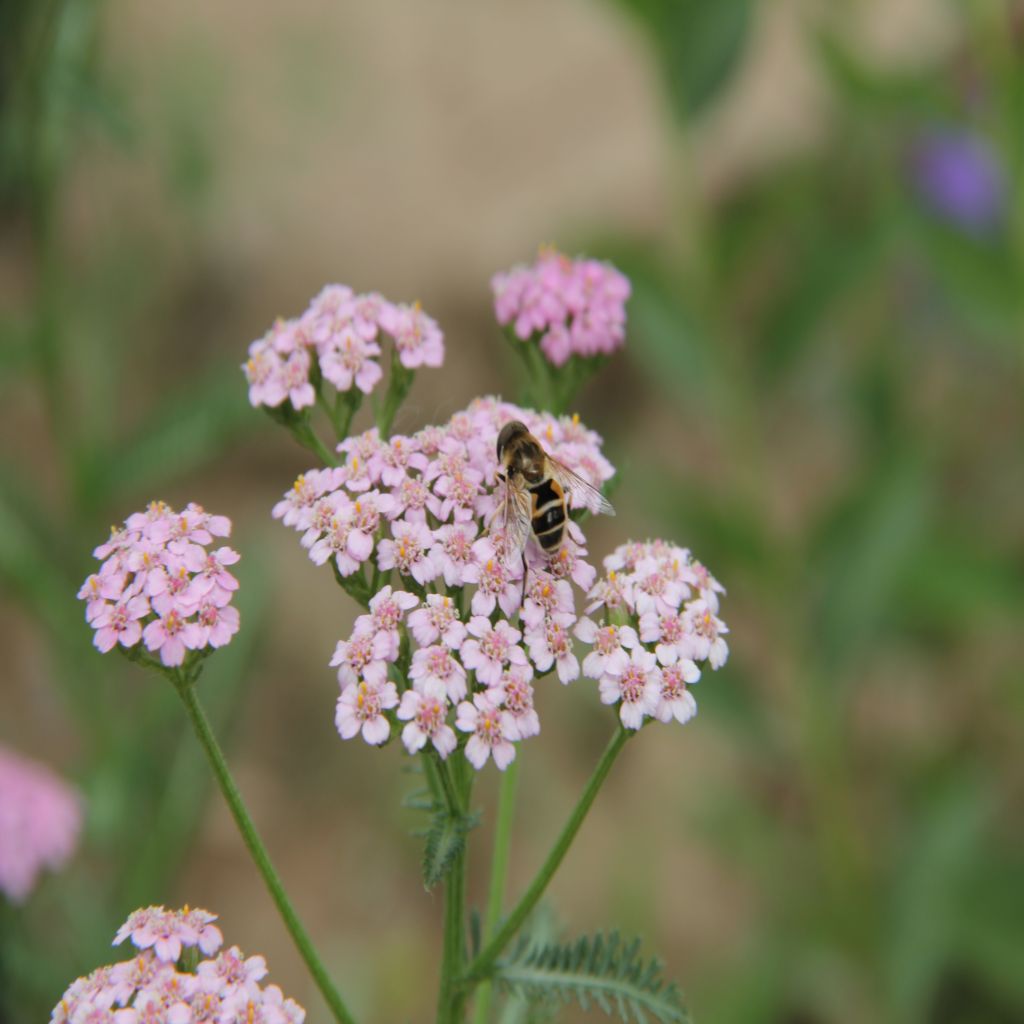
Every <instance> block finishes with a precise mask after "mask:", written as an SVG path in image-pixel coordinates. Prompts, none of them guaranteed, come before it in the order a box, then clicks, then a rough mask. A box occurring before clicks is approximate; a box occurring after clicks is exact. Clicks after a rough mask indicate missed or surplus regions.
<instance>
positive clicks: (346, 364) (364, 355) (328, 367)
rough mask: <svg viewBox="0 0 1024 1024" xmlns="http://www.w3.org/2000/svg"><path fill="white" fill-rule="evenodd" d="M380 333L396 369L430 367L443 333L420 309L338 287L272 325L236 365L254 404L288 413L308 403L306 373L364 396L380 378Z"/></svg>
mask: <svg viewBox="0 0 1024 1024" xmlns="http://www.w3.org/2000/svg"><path fill="white" fill-rule="evenodd" d="M381 335H387V336H389V337H390V338H391V339H392V341H393V343H394V346H395V353H396V355H397V357H398V360H399V362H400V363H401V364H402V366H404V367H406V368H407V369H416V368H418V367H420V366H431V367H438V366H440V365H441V364H442V363H443V362H444V336H443V335H442V333H441V329H440V328H439V327H438V325H437V323H436V322H435V321H434V320H433V319H432V318H431V317H429V316H427V314H426V313H424V312H423V309H422V308H421V307H420V305H419V303H415V304H414V305H412V306H405V305H398V304H395V303H392V302H388V301H387V299H385V298H383V297H382V296H380V295H377V294H376V293H371V294H368V295H357V294H356V293H355V292H353V290H352V289H351V288H349V287H347V286H346V285H341V284H331V285H327V286H326V287H325V288H324V289H323V290H322V291H321V292H320V294H319V295H317V296H316V297H315V298H314V299H313V301H312V302H311V303H310V304H309V308H308V309H307V310H306V312H305V313H303V314H302V315H301V316H299V317H297V318H295V319H292V320H278V321H276V322H275V323H274V325H273V326H272V327H271V328H270V330H269V331H268V332H267V333H266V334H265V335H264V336H263V337H262V338H260V339H258V340H257V341H254V342H253V343H252V344H251V345H250V346H249V358H248V360H247V361H246V362H245V364H244V365H243V366H242V370H243V371H244V373H245V376H246V379H247V380H248V382H249V401H250V402H251V403H252V405H254V406H259V405H263V406H268V407H270V408H276V407H277V406H280V405H282V404H283V403H285V402H288V403H290V404H291V406H292V407H293V408H294V409H296V410H300V409H304V408H307V407H309V406H312V405H313V404H314V402H315V401H316V391H315V389H314V386H313V381H314V373H315V372H317V371H318V372H319V374H320V375H321V376H322V378H323V379H324V380H326V381H328V382H329V383H330V384H332V385H333V386H334V388H335V390H336V391H338V392H350V391H353V389H355V390H357V391H359V392H361V393H362V394H364V395H368V394H370V392H371V391H373V389H374V388H375V387H376V386H377V384H378V383H379V381H380V380H381V378H382V377H383V371H382V370H381V367H380V363H379V358H380V355H381V346H380V341H381Z"/></svg>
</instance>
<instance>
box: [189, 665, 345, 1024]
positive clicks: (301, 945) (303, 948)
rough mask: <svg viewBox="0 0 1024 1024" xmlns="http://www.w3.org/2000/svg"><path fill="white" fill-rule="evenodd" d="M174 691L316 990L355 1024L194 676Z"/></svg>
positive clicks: (342, 1020) (341, 1021)
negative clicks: (255, 819)
mask: <svg viewBox="0 0 1024 1024" xmlns="http://www.w3.org/2000/svg"><path fill="white" fill-rule="evenodd" d="M175 689H176V690H177V691H178V696H179V697H181V702H182V704H184V705H185V711H186V712H187V714H188V717H189V721H190V722H191V723H192V727H193V728H194V729H195V733H196V737H197V738H198V740H199V743H200V745H201V746H202V748H203V750H204V751H205V752H206V757H207V759H208V760H209V762H210V767H211V768H212V769H213V774H214V776H215V777H216V779H217V784H218V785H219V786H220V789H221V792H222V793H223V794H224V799H225V800H226V801H227V804H228V807H229V809H230V810H231V815H232V817H233V818H234V819H235V824H236V825H237V826H238V831H239V832H240V833H241V834H242V840H243V841H244V842H245V845H246V847H247V848H248V850H249V854H250V855H251V857H252V859H253V862H254V863H255V865H256V867H257V869H258V870H259V872H260V874H261V875H262V876H263V881H264V882H265V883H266V886H267V889H268V891H269V892H270V896H271V899H273V901H274V905H275V906H276V907H277V909H278V912H279V913H280V915H281V919H282V920H283V921H284V924H285V927H286V928H287V929H288V934H289V935H291V937H292V941H293V942H294V943H295V947H296V949H297V950H298V951H299V955H300V956H301V957H302V959H303V961H304V962H305V964H306V967H307V968H308V969H309V973H310V975H311V976H312V978H313V981H314V982H315V983H316V987H317V988H318V989H319V990H320V994H321V995H322V996H323V997H324V1001H325V1002H326V1003H327V1005H328V1007H329V1008H330V1011H331V1014H332V1016H333V1017H334V1019H335V1020H336V1021H337V1022H338V1024H354V1019H353V1017H352V1015H351V1013H349V1010H348V1008H347V1007H346V1006H345V1003H344V1001H343V1000H342V998H341V995H340V994H339V993H338V990H337V989H336V988H335V987H334V983H333V982H332V981H331V979H330V977H329V975H328V974H327V970H326V969H325V968H324V965H323V962H322V961H321V959H320V957H319V955H318V954H317V951H316V949H315V948H314V946H313V943H312V940H311V939H310V937H309V933H308V932H307V931H306V929H305V928H304V927H303V924H302V922H301V921H300V920H299V916H298V914H297V913H296V912H295V908H294V907H293V906H292V904H291V900H289V899H288V894H287V893H286V892H285V890H284V886H283V885H282V884H281V879H280V877H279V876H278V874H277V871H276V870H275V868H274V865H273V863H272V862H271V860H270V855H269V854H268V853H267V850H266V847H265V846H264V845H263V841H262V840H261V839H260V836H259V833H258V832H257V831H256V826H255V825H254V824H253V821H252V818H251V817H250V816H249V811H248V810H247V808H246V806H245V801H244V800H243V799H242V794H241V793H240V792H239V789H238V786H237V785H236V783H235V780H234V778H233V777H232V775H231V771H230V770H229V768H228V764H227V761H226V760H225V758H224V752H223V751H222V750H221V748H220V744H219V743H218V742H217V738H216V737H215V736H214V735H213V730H212V729H211V728H210V723H209V721H208V719H207V717H206V713H205V712H204V711H203V708H202V705H201V704H200V703H199V697H198V696H197V694H196V687H195V675H194V673H185V672H178V673H177V676H176V678H175Z"/></svg>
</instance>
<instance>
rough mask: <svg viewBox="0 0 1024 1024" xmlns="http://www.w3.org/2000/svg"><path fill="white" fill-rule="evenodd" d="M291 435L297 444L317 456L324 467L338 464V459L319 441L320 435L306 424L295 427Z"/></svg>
mask: <svg viewBox="0 0 1024 1024" xmlns="http://www.w3.org/2000/svg"><path fill="white" fill-rule="evenodd" d="M293 433H294V434H295V439H296V440H297V441H298V442H299V444H301V445H303V446H304V447H306V448H308V449H309V450H310V451H311V452H313V453H314V454H315V455H318V456H319V457H320V461H321V462H323V464H324V465H325V466H336V465H337V464H338V457H337V456H336V455H335V454H334V452H332V451H331V450H330V448H328V447H327V445H325V444H324V443H323V441H321V440H320V435H319V434H317V432H316V431H315V430H314V429H313V428H312V426H310V425H309V424H308V423H303V424H302V425H301V426H297V427H295V429H294V431H293Z"/></svg>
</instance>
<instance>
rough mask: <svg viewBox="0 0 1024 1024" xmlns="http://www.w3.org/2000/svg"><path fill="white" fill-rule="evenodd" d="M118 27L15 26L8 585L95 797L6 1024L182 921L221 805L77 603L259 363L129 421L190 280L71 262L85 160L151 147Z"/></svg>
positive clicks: (8, 145) (239, 414)
mask: <svg viewBox="0 0 1024 1024" xmlns="http://www.w3.org/2000/svg"><path fill="white" fill-rule="evenodd" d="M102 15H103V5H102V4H100V3H98V2H93V0H68V2H63V0H61V2H58V0H45V2H38V3H37V2H34V0H13V2H10V3H5V4H3V5H2V6H0V221H2V223H3V225H4V229H3V230H4V231H5V232H6V233H7V234H8V237H15V238H18V239H20V242H21V250H22V251H23V252H24V253H25V254H26V255H27V264H28V265H27V266H26V267H25V268H24V270H25V275H26V279H27V280H28V282H29V289H28V291H27V292H26V293H25V295H24V301H19V302H17V303H16V304H15V305H14V306H13V307H12V308H8V309H4V310H3V312H2V315H0V394H2V396H3V401H4V403H5V409H6V413H7V414H8V416H9V418H10V421H11V423H12V424H13V429H12V431H11V433H12V439H13V433H14V431H19V432H20V443H14V444H10V445H5V448H4V452H3V455H2V456H0V583H2V584H3V588H4V590H5V591H6V592H7V593H8V594H9V595H10V596H11V597H12V598H13V599H14V600H15V601H17V603H18V604H19V605H20V606H21V608H22V610H23V612H24V614H25V615H26V616H27V617H28V619H29V621H31V622H33V624H34V626H35V627H36V628H37V629H38V630H39V635H40V648H41V650H42V651H44V652H45V657H46V658H47V660H48V665H47V668H48V674H49V676H50V678H51V679H52V680H53V683H54V685H55V687H56V688H57V689H58V691H59V693H60V697H61V699H62V701H63V705H64V710H65V712H66V713H67V714H68V715H69V717H70V718H72V719H73V721H74V722H75V724H76V727H77V730H78V732H79V735H78V737H76V738H77V740H78V741H79V751H80V752H79V754H78V757H77V759H76V764H75V765H74V766H73V767H74V778H75V782H76V783H77V785H78V786H79V788H80V789H81V791H82V792H83V795H84V799H85V804H86V806H87V808H88V814H87V820H86V827H85V835H84V837H83V842H82V846H83V850H82V851H81V853H80V855H79V856H78V857H77V858H76V863H75V866H74V868H73V869H72V870H70V871H68V872H65V873H63V874H61V875H60V876H59V877H57V878H54V879H48V880H46V883H45V884H43V885H42V886H41V887H40V890H39V891H38V893H37V894H36V895H35V896H34V898H33V899H32V900H31V901H30V903H29V904H28V905H27V906H25V907H24V908H12V907H8V906H4V907H2V908H0V909H2V911H3V913H2V914H0V1021H22V1020H42V1019H46V1017H47V1015H48V1014H49V1012H50V1010H51V1009H52V1007H53V1003H54V999H55V993H57V994H59V993H60V992H61V991H62V990H63V988H64V987H66V985H67V982H68V979H69V978H72V977H74V976H75V975H76V974H82V973H88V971H89V970H91V969H92V968H93V967H95V966H96V965H97V964H98V963H101V962H103V961H105V960H106V959H108V951H109V948H110V936H111V935H112V934H113V932H114V931H116V929H117V927H118V925H119V924H120V922H121V921H122V920H123V919H124V916H125V908H126V907H127V908H131V907H135V906H138V905H145V904H147V903H152V902H157V903H159V902H161V900H163V899H164V898H166V891H167V881H168V879H169V878H171V877H173V875H174V874H176V873H177V872H178V871H179V870H180V866H181V863H182V860H183V856H184V853H185V851H186V850H187V848H188V846H189V842H190V839H191V837H192V835H193V832H194V829H195V827H196V824H197V822H198V818H199V814H200V812H201V810H202V808H203V806H204V802H205V799H206V794H207V788H208V786H207V774H208V773H207V772H206V770H205V765H203V763H202V761H201V758H200V757H199V754H198V751H197V749H196V748H195V744H194V741H193V739H192V737H191V736H188V735H185V723H184V722H183V721H182V716H181V714H180V708H178V707H177V705H176V700H175V697H174V694H173V693H172V692H170V691H169V690H168V691H167V692H164V690H162V689H160V688H158V687H156V686H154V685H152V684H151V683H150V682H149V681H148V680H143V681H142V682H141V684H140V682H139V680H138V679H133V680H132V681H129V679H128V677H129V676H131V675H135V674H136V673H132V672H130V671H129V670H127V666H124V669H125V670H122V665H121V664H120V663H118V664H114V665H111V664H110V663H109V659H104V661H103V663H102V664H101V659H100V657H99V655H97V654H96V652H92V651H90V650H88V649H87V648H86V646H85V644H84V634H83V629H82V609H81V606H80V604H79V602H78V601H77V600H76V599H75V594H76V592H77V590H78V588H79V586H80V585H81V581H82V580H83V579H84V578H85V576H86V575H87V573H89V572H90V571H91V570H92V568H93V566H92V563H91V560H90V558H89V552H90V551H91V550H92V548H93V547H94V546H95V545H96V544H97V543H99V542H101V541H102V540H103V538H104V537H105V535H106V531H107V524H108V523H109V521H110V519H111V517H117V518H123V516H124V514H125V511H124V510H125V509H126V508H127V509H130V508H134V507H140V506H141V505H143V504H144V503H145V502H146V501H148V500H149V499H150V498H151V497H152V496H153V494H154V488H157V487H159V488H169V487H173V486H174V478H175V477H176V476H177V477H180V476H183V475H185V474H188V473H192V472H195V471H196V470H197V469H198V468H200V467H202V466H203V465H206V464H209V463H210V462H212V461H213V460H215V459H217V458H218V457H220V456H221V455H222V454H223V452H224V450H225V446H226V445H227V444H228V443H229V441H230V439H231V438H232V437H233V436H234V435H235V434H236V432H237V431H238V429H239V427H240V424H241V423H242V422H243V418H246V419H247V418H248V406H247V404H246V402H245V399H244V394H242V392H241V389H239V388H238V387H233V386H232V385H233V384H235V383H236V377H237V373H238V368H237V365H231V366H224V365H208V366H203V365H202V363H201V361H200V362H198V363H197V367H196V372H195V374H194V376H192V377H191V378H190V379H188V380H183V381H181V382H180V383H179V385H178V387H177V390H173V389H169V390H164V391H162V392H161V396H160V400H159V401H156V402H154V403H153V404H152V406H151V407H150V408H149V410H148V411H146V412H144V413H142V414H140V415H139V417H138V418H136V419H134V420H128V419H126V418H125V415H124V414H125V406H126V404H127V403H124V402H123V401H120V399H121V398H122V397H123V396H124V395H126V394H130V393H131V392H132V391H134V390H135V389H136V387H137V385H136V384H135V382H134V374H135V373H136V372H137V362H136V361H137V360H138V358H139V357H140V355H144V354H146V350H147V349H149V350H150V353H151V352H152V341H148V340H145V339H143V340H141V341H140V338H139V331H138V319H139V318H140V316H141V315H143V314H145V315H149V314H150V311H151V309H152V307H153V305H156V304H159V303H160V302H161V301H162V302H168V301H174V296H173V291H174V288H175V287H176V286H180V282H178V281H175V279H174V278H173V277H171V278H170V280H168V278H167V276H166V275H165V274H164V271H165V270H166V265H165V264H164V263H162V262H161V258H160V255H159V253H157V252H155V251H154V250H153V248H152V242H151V241H150V240H148V239H146V238H144V237H141V236H139V237H133V236H132V235H130V234H129V233H127V232H126V231H125V230H124V226H123V225H120V224H116V225H111V226H109V227H108V230H107V235H106V237H104V236H103V235H100V236H99V237H98V238H96V239H95V242H96V245H97V249H98V251H97V252H96V253H95V254H94V255H93V258H91V259H90V260H89V261H88V262H87V264H86V265H85V267H84V268H83V266H82V264H81V261H78V260H74V259H73V257H72V255H71V253H70V239H69V238H68V232H67V224H66V220H67V216H66V215H67V210H66V203H67V197H68V191H69V179H70V177H71V172H72V170H73V167H74V163H75V160H76V157H77V154H78V152H79V150H80V149H81V147H82V146H83V145H84V144H85V142H86V141H87V140H88V142H89V144H90V145H94V146H101V147H107V148H110V149H112V150H115V151H119V152H123V153H131V152H132V151H133V149H137V148H139V147H143V148H144V147H145V145H146V140H145V139H144V138H143V133H142V131H141V129H140V128H139V126H138V125H137V124H136V122H135V120H134V117H133V115H132V112H131V110H130V109H129V108H128V107H127V106H125V105H124V103H123V102H122V99H121V95H120V93H119V90H118V89H117V87H116V85H115V83H113V82H111V81H107V80H105V79H104V76H103V73H102V65H101V61H100V60H99V48H100V36H101V34H102ZM161 141H162V143H163V145H164V146H165V147H166V159H167V160H168V162H169V165H170V166H171V168H172V169H174V168H178V169H179V170H180V172H181V173H177V174H175V175H170V176H169V179H168V180H169V183H170V185H169V187H170V188H171V190H172V192H173V194H174V195H176V196H178V197H179V198H181V197H183V198H182V201H183V202H186V203H187V202H196V201H198V199H197V191H196V188H191V189H182V188H181V187H178V185H179V184H180V182H179V179H181V177H182V175H183V174H186V176H188V177H189V180H190V181H191V180H193V179H195V178H196V173H195V172H194V171H190V170H188V169H189V168H194V167H196V166H201V165H202V163H203V161H202V157H201V153H200V151H199V147H200V143H199V142H198V141H197V136H196V133H195V132H194V131H193V132H189V133H182V135H181V138H180V145H176V144H174V142H173V138H172V141H171V143H167V142H166V141H165V140H161ZM73 267H74V269H73ZM168 292H170V295H169V294H168ZM37 399H38V401H37ZM140 404H141V405H142V408H143V409H146V408H147V407H146V404H145V403H140ZM6 429H7V428H6V427H5V430H6ZM241 575H242V576H243V578H244V579H245V597H244V598H243V599H242V615H243V616H247V617H249V622H250V623H257V622H258V621H259V619H260V617H261V616H262V614H263V609H264V605H265V597H266V592H267V591H266V587H265V585H264V584H263V582H262V580H261V579H260V577H259V573H258V567H254V566H245V567H243V571H242V573H241ZM247 635H248V639H247V640H246V641H245V642H243V643H242V644H241V645H234V644H233V645H232V649H231V652H230V653H229V654H228V657H226V658H222V659H218V660H217V665H216V666H215V667H214V668H213V670H212V671H211V672H210V673H208V676H209V682H210V687H211V694H212V697H211V699H212V701H213V704H214V705H215V707H214V708H212V709H211V713H212V715H213V717H214V718H215V719H219V720H222V721H223V720H224V719H225V718H226V715H227V711H228V709H229V707H230V705H231V704H232V702H234V701H237V699H238V695H239V690H240V687H241V685H242V681H243V680H244V679H245V677H246V674H247V668H248V665H249V663H250V661H251V659H252V656H253V644H255V643H256V642H257V639H258V636H259V631H258V629H257V630H254V631H249V632H248V634H247ZM147 684H148V685H147ZM126 695H127V696H126ZM115 707H116V708H119V709H121V711H122V712H125V711H127V712H130V714H131V715H132V716H133V721H134V728H133V729H123V728H119V727H118V723H117V721H116V717H115V716H114V715H112V714H111V708H115ZM4 739H5V740H13V741H15V743H16V738H15V737H13V736H10V737H8V736H5V737H4ZM25 753H28V754H32V755H36V754H37V752H32V751H25Z"/></svg>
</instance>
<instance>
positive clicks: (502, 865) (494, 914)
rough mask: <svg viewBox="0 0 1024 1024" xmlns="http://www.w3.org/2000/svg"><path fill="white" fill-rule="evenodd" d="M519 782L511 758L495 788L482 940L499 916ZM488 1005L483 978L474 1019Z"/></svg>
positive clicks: (481, 1021) (481, 1019)
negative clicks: (496, 797) (489, 878)
mask: <svg viewBox="0 0 1024 1024" xmlns="http://www.w3.org/2000/svg"><path fill="white" fill-rule="evenodd" d="M518 783H519V761H518V760H516V761H513V762H512V763H511V764H510V765H509V766H508V768H506V769H505V772H504V774H503V775H502V777H501V788H500V790H499V791H498V817H497V821H496V822H495V824H494V852H493V853H492V855H491V880H490V887H489V889H488V893H487V912H486V915H485V917H484V930H483V941H484V942H485V943H486V942H489V941H490V939H491V937H492V936H493V935H494V933H495V931H497V928H498V922H499V921H500V920H501V908H502V903H503V901H504V898H505V881H506V878H507V876H508V855H509V849H510V847H511V843H512V819H513V818H514V817H515V809H516V791H517V789H518ZM490 1009H491V983H490V982H489V981H485V982H484V983H483V984H481V986H480V991H479V992H478V993H477V997H476V1006H475V1008H474V1012H473V1019H474V1020H475V1021H476V1024H487V1019H488V1014H489V1013H490Z"/></svg>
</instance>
